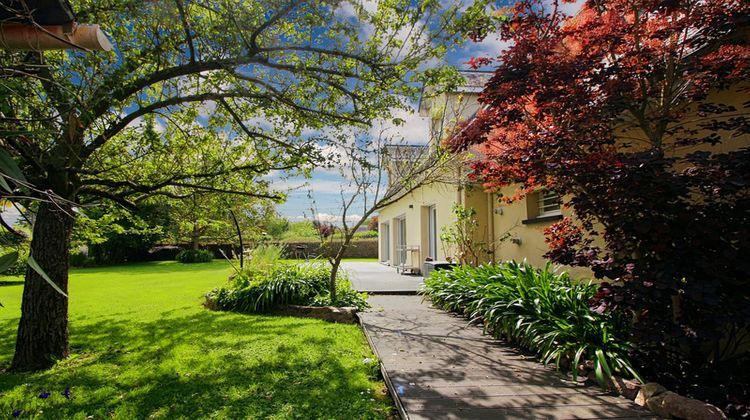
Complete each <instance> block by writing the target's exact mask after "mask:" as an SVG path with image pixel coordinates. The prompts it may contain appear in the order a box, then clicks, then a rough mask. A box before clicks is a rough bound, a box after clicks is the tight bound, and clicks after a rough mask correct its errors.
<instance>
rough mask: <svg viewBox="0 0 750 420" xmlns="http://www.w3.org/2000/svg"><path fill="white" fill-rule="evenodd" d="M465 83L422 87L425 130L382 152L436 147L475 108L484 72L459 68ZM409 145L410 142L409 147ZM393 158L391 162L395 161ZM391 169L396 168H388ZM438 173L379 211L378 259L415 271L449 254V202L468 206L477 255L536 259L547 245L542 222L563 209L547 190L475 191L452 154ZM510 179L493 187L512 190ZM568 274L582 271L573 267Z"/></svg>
mask: <svg viewBox="0 0 750 420" xmlns="http://www.w3.org/2000/svg"><path fill="white" fill-rule="evenodd" d="M463 76H464V78H465V79H466V83H465V84H464V85H463V86H461V87H460V88H459V89H457V90H456V92H451V93H447V94H439V95H430V92H425V93H424V95H423V99H422V101H421V103H420V106H419V113H420V115H422V116H424V117H429V126H430V133H429V135H428V136H426V137H428V138H427V141H426V143H427V144H426V145H423V146H393V147H399V148H400V149H401V150H400V153H390V154H389V155H390V156H399V157H400V158H399V159H403V160H404V161H410V162H413V161H414V160H415V159H418V158H419V157H418V155H419V152H420V151H429V150H430V149H434V148H435V147H437V146H436V145H437V144H438V142H439V141H440V140H441V139H443V138H446V137H447V136H449V135H450V134H451V132H452V130H454V129H455V126H456V123H457V122H459V121H462V120H467V119H470V118H471V117H472V116H473V115H474V114H475V113H476V112H477V111H478V110H479V109H480V106H481V105H480V104H479V102H478V98H479V93H480V92H481V90H482V88H483V86H484V84H485V83H486V82H487V80H488V79H489V77H490V73H485V72H465V73H464V74H463ZM409 148H411V150H410V149H409ZM399 159H394V160H396V161H395V162H391V167H392V168H396V169H397V168H398V166H399V162H398V160H399ZM394 172H396V173H394ZM397 172H398V171H397V170H395V171H394V170H393V169H392V170H389V180H390V181H389V182H391V183H392V178H394V177H398V176H399V174H398V173H397ZM444 172H447V173H446V174H445V175H446V176H445V177H443V179H441V180H438V181H436V182H430V183H425V184H424V185H422V186H419V187H417V188H415V189H413V191H411V192H409V193H407V194H405V195H403V196H401V197H400V198H399V199H398V200H396V201H394V202H392V203H390V204H389V205H386V206H384V207H383V208H382V209H380V211H379V215H378V220H379V224H380V226H379V241H380V243H379V260H380V262H381V263H383V264H387V265H391V266H396V267H399V268H402V269H407V270H409V271H415V272H416V271H423V270H424V262H425V261H429V260H432V261H457V260H459V252H460V250H459V249H458V247H457V246H456V245H455V244H453V243H450V241H447V240H443V239H441V236H443V233H445V232H447V231H448V230H449V229H451V227H452V226H453V225H455V221H456V216H455V215H454V206H456V205H460V206H463V207H464V208H466V209H471V211H472V212H473V213H474V219H475V224H476V225H475V228H474V231H473V232H472V236H473V240H474V243H475V244H477V245H478V246H477V247H476V249H475V250H474V251H475V253H476V254H477V257H478V258H477V260H478V261H479V262H497V261H504V260H509V259H514V260H523V259H526V260H528V261H529V262H530V263H532V264H536V265H543V264H544V263H545V259H544V257H543V255H544V253H545V252H546V250H547V246H546V244H545V242H544V229H545V228H546V227H547V226H549V225H550V224H552V223H554V222H555V221H557V220H559V219H561V218H562V217H563V214H564V212H565V211H566V210H564V209H562V208H561V206H560V200H559V199H558V197H557V196H556V195H554V194H549V193H544V192H537V193H533V194H529V195H528V196H527V197H526V198H525V199H523V200H520V201H517V202H515V203H513V204H505V203H502V202H501V201H500V200H499V195H498V194H489V193H486V192H484V191H483V189H482V188H481V186H480V185H477V184H474V183H472V182H470V181H469V180H468V177H467V175H466V174H467V172H468V170H467V168H465V167H462V165H460V162H459V164H458V165H455V166H446V168H445V169H444ZM514 189H515V187H514V186H509V187H506V189H504V190H503V191H500V193H504V194H508V195H510V194H513V192H514ZM575 271H578V273H576V274H582V275H586V274H589V273H588V271H587V270H586V269H582V268H577V269H576V270H575Z"/></svg>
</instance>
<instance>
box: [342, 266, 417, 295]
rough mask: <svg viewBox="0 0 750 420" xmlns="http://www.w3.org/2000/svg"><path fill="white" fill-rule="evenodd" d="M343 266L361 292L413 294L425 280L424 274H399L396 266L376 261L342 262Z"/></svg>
mask: <svg viewBox="0 0 750 420" xmlns="http://www.w3.org/2000/svg"><path fill="white" fill-rule="evenodd" d="M341 267H342V268H343V269H344V270H346V271H347V273H349V279H350V280H351V282H352V287H353V288H354V289H355V290H358V291H360V292H374V293H383V294H399V293H400V294H412V295H413V294H415V293H416V292H417V290H419V286H420V285H421V284H422V282H423V281H424V278H422V276H413V275H408V274H398V273H396V269H395V268H393V267H388V266H385V265H383V264H380V263H376V262H342V263H341Z"/></svg>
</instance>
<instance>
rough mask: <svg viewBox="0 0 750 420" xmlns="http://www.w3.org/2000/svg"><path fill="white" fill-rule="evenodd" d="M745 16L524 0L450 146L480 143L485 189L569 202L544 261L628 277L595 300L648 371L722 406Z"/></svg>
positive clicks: (736, 341) (747, 173) (742, 164)
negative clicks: (569, 9)
mask: <svg viewBox="0 0 750 420" xmlns="http://www.w3.org/2000/svg"><path fill="white" fill-rule="evenodd" d="M748 13H750V3H747V2H745V1H740V0H728V1H726V0H724V1H718V0H707V1H703V0H701V1H697V0H677V1H646V0H597V1H587V2H586V3H585V5H584V6H583V9H582V10H581V12H580V13H579V14H578V15H577V16H575V17H568V16H566V15H565V14H564V13H562V12H561V9H560V7H559V4H558V2H557V1H553V2H551V5H550V3H549V2H546V1H536V0H524V1H519V2H517V3H516V4H515V5H514V6H513V7H512V10H511V13H510V14H509V15H508V16H507V17H505V19H504V20H503V23H502V25H501V28H500V34H501V38H502V39H503V40H504V41H507V42H508V43H509V44H510V47H509V48H508V49H507V50H506V51H504V52H502V53H501V54H500V56H499V57H497V58H494V57H483V58H477V59H475V60H473V62H472V63H473V64H475V65H486V64H490V63H492V62H496V63H497V64H498V67H497V70H496V71H495V75H494V77H493V78H492V79H491V80H490V82H489V83H488V84H487V86H486V87H485V89H484V92H483V93H482V95H481V101H482V102H483V103H484V104H485V105H486V108H485V109H484V110H483V111H482V112H481V113H480V114H479V115H478V118H477V119H476V120H475V121H474V122H472V123H470V124H467V125H466V127H465V129H464V130H463V131H462V132H461V133H460V135H458V136H456V137H454V138H453V139H452V140H451V144H452V145H453V146H454V147H455V148H457V149H462V148H466V147H471V145H472V144H478V145H479V146H474V147H478V148H479V149H480V150H481V151H482V152H483V153H484V155H483V156H484V158H483V159H481V160H479V161H478V162H476V164H475V165H474V174H475V176H477V177H478V178H479V179H481V180H482V181H483V182H484V183H485V186H486V187H487V188H488V189H491V190H493V189H497V188H499V187H501V186H504V185H507V184H510V183H519V184H520V185H521V187H520V189H519V191H518V194H516V195H515V196H512V197H506V199H507V200H509V201H513V200H516V199H518V198H521V197H522V196H523V195H524V194H525V193H526V192H527V191H529V190H533V189H536V188H539V187H544V188H547V189H549V190H552V191H555V192H557V193H558V194H559V195H560V196H561V197H570V199H569V201H568V202H567V205H568V206H570V207H572V208H573V210H574V211H575V214H576V221H574V220H571V219H568V218H566V219H563V220H562V221H560V222H559V223H556V224H554V225H553V226H551V227H550V228H549V229H548V230H547V239H548V243H549V245H550V250H549V253H548V254H547V255H548V257H550V258H551V259H553V260H554V261H557V262H560V263H564V264H571V265H582V266H588V267H590V268H592V269H593V270H594V272H595V273H596V275H597V276H598V277H608V278H610V279H613V280H615V281H617V282H618V284H621V286H616V287H606V288H603V289H602V293H600V295H599V296H598V298H600V299H599V300H597V302H592V303H594V304H595V306H597V308H598V310H606V309H607V308H610V309H612V308H614V309H618V310H622V312H623V313H624V314H629V315H632V316H631V319H632V322H633V326H634V339H635V340H636V341H637V343H638V346H637V347H638V352H639V353H640V354H641V356H642V357H641V360H642V361H643V362H644V363H647V364H648V365H649V366H648V370H647V371H646V372H650V373H651V374H652V375H653V376H655V378H656V379H659V381H660V382H664V383H665V384H666V385H668V386H675V387H679V388H678V389H681V390H683V391H686V392H702V394H701V395H703V396H704V397H716V398H717V399H721V398H724V397H726V395H727V394H730V395H734V396H735V397H737V396H738V395H737V391H736V389H735V390H728V389H722V388H721V386H720V385H722V384H725V383H727V381H731V380H730V379H729V377H730V376H731V377H733V378H734V380H739V381H745V382H744V383H745V384H747V383H748V382H747V380H748V378H747V376H746V375H745V376H744V377H743V378H740V376H742V374H741V372H743V371H744V373H745V374H746V373H747V372H748V370H747V369H745V366H744V365H741V364H738V363H740V362H739V361H741V360H743V357H747V354H746V349H747V348H748V341H747V336H748V335H747V334H746V333H747V330H748V328H750V298H748V294H747V288H748V286H750V284H748V279H750V265H748V263H747V255H750V241H748V237H750V217H748V214H750V147H748V144H749V138H748V136H749V135H750V128H749V127H750V124H748V122H749V121H750V119H749V117H748V116H749V115H750V113H749V112H748V107H749V106H750V102H748V101H747V94H748V86H747V84H746V82H747V78H748V76H749V75H750V74H749V72H750V66H749V65H748V61H749V59H750V46H748V43H747V33H748V20H747V16H748ZM727 92H729V93H731V92H734V94H735V96H734V97H735V98H743V97H744V99H740V100H736V101H734V102H729V101H727V100H723V99H721V98H722V94H726V93H727ZM726 97H730V98H731V95H729V96H724V98H726ZM595 238H601V240H602V242H603V245H604V247H602V246H600V242H595V241H594V239H595ZM743 337H744V338H743ZM743 352H744V356H743ZM732 366H742V367H741V368H736V367H732ZM722 375H725V376H722ZM719 378H721V379H719ZM711 381H715V384H716V386H715V387H714V386H712V385H710V384H709V385H707V386H705V387H704V389H703V390H702V391H695V389H694V388H696V387H699V385H698V384H699V383H700V382H702V383H704V384H706V383H707V382H708V383H710V382H711ZM709 388H713V389H709ZM739 398H743V397H741V396H739Z"/></svg>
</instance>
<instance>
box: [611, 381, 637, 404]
mask: <svg viewBox="0 0 750 420" xmlns="http://www.w3.org/2000/svg"><path fill="white" fill-rule="evenodd" d="M612 387H613V388H614V389H615V391H617V393H618V394H620V395H622V396H623V397H625V398H627V399H629V400H634V399H635V398H636V397H637V396H638V392H639V391H640V390H641V388H642V387H643V385H642V384H641V383H640V382H638V381H635V380H630V379H622V378H620V377H619V376H615V377H614V378H612Z"/></svg>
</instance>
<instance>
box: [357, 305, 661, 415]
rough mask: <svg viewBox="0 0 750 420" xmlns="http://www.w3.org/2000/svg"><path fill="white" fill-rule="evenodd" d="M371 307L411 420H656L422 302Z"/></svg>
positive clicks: (403, 410) (381, 351) (378, 347)
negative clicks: (642, 419)
mask: <svg viewBox="0 0 750 420" xmlns="http://www.w3.org/2000/svg"><path fill="white" fill-rule="evenodd" d="M369 301H370V304H371V305H372V308H371V309H370V310H369V311H367V312H363V313H361V314H359V315H360V319H361V322H362V326H363V328H364V330H365V332H366V335H367V338H368V340H369V341H370V344H371V346H372V347H373V350H374V351H375V352H376V354H377V355H378V357H379V358H380V360H381V363H382V367H383V372H384V376H385V379H386V383H387V384H388V387H389V389H390V390H391V393H392V394H393V395H396V396H397V398H396V405H397V406H398V408H399V412H400V414H401V416H402V417H403V418H406V419H543V418H550V419H564V418H653V415H652V414H651V413H650V412H648V411H646V410H644V409H642V408H641V407H639V406H637V405H635V404H634V403H633V402H632V401H630V400H628V399H625V398H623V397H619V396H613V395H610V394H607V393H605V392H602V391H601V390H600V389H599V388H597V387H592V386H587V385H582V384H577V383H574V382H571V381H567V380H565V378H564V377H563V375H561V374H559V373H557V372H555V370H554V369H552V368H549V367H545V366H543V365H542V364H540V363H538V362H537V361H536V360H535V359H534V358H533V357H531V356H525V355H523V354H522V353H520V352H518V351H516V350H515V349H513V348H511V347H509V346H507V345H505V344H503V343H502V342H499V341H497V340H494V339H492V338H491V337H488V336H485V335H482V329H481V328H480V327H477V326H474V325H467V321H466V319H464V318H460V317H458V316H454V315H451V314H449V313H446V312H444V311H441V310H437V309H435V308H432V307H431V306H430V305H429V304H428V303H427V302H423V301H422V298H421V297H420V296H398V295H387V296H386V295H375V296H371V297H370V300H369Z"/></svg>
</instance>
